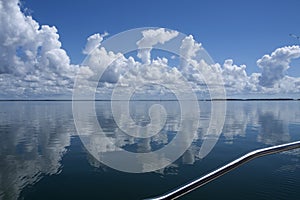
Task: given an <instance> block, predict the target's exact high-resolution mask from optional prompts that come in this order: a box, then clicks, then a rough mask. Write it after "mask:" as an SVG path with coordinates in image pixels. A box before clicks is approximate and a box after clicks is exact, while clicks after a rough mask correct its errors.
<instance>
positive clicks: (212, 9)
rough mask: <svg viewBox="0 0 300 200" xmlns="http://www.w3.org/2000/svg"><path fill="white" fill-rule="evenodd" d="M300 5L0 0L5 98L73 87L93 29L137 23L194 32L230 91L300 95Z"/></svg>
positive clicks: (51, 94)
mask: <svg viewBox="0 0 300 200" xmlns="http://www.w3.org/2000/svg"><path fill="white" fill-rule="evenodd" d="M299 7H300V2H299V1H297V0H287V1H271V0H264V1H258V0H254V1H234V0H228V1H217V0H210V1H208V0H207V1H191V0H186V1H177V2H175V1H168V0H166V1H158V0H153V1H97V0H84V1H83V0H77V1H71V0H64V1H58V0H44V1H40V0H22V1H21V3H19V1H18V0H0V10H1V12H0V13H1V14H0V15H1V16H0V27H1V29H0V42H1V44H0V45H1V47H0V50H1V51H0V53H1V55H0V83H1V88H0V89H1V91H0V98H41V97H45V98H56V97H60V96H63V95H66V96H68V95H70V94H71V93H72V86H73V83H74V74H76V72H77V71H78V70H80V68H81V67H82V62H83V60H84V59H85V57H86V54H84V53H83V51H84V49H85V48H86V45H88V43H89V42H88V40H87V39H88V38H89V37H92V36H93V35H94V36H93V37H94V38H98V39H95V40H94V41H96V42H98V43H99V45H94V46H93V47H96V48H97V47H98V46H101V45H100V43H101V42H102V41H105V40H106V39H108V38H109V37H111V36H113V35H115V34H118V33H120V32H122V31H126V30H129V29H133V28H139V27H162V28H166V29H171V30H175V31H178V32H180V33H184V34H186V35H192V36H193V40H194V41H195V42H196V43H199V44H201V48H205V50H206V51H207V52H208V53H209V55H210V56H211V57H212V58H213V60H214V61H215V63H217V64H218V65H219V66H217V68H218V69H220V70H221V73H222V75H223V78H224V83H225V86H226V92H227V94H228V95H229V96H230V95H231V96H251V95H252V96H253V95H254V96H257V95H261V96H264V95H270V96H272V95H273V96H274V95H275V96H279V97H290V96H292V97H296V98H300V95H298V94H299V91H300V80H299V77H300V60H299V57H300V50H299V43H300V41H299V40H297V39H296V38H294V37H291V36H289V34H290V33H293V34H295V35H300V26H299V21H300V15H299V9H298V8H299ZM104 33H108V35H106V34H104ZM97 34H98V35H97ZM162 34H163V35H166V34H168V31H166V30H165V31H162ZM166 41H168V40H166ZM191 44H192V43H191ZM293 45H294V46H293ZM128 60H129V59H128V58H124V60H123V61H124V62H125V63H127V64H128V62H129V61H128ZM134 62H135V65H139V64H140V63H137V60H135V61H134ZM150 62H151V63H152V61H150ZM160 64H161V63H160ZM161 65H162V64H161ZM125 68H126V67H125ZM115 69H118V70H119V72H118V73H117V74H113V75H112V76H114V77H120V76H123V75H124V74H122V73H121V72H120V71H122V70H123V71H124V66H115ZM118 70H117V71H118ZM161 70H162V69H159V71H160V72H162V71H161ZM168 70H169V69H167V70H165V69H164V70H163V72H164V73H167V74H168V75H169V74H170V72H169V71H168ZM92 71H93V70H92ZM183 71H184V70H183ZM91 73H92V72H91ZM172 73H173V72H172ZM185 73H186V74H187V75H188V73H192V69H186V70H185ZM233 80H236V81H235V83H234V84H233V83H232V82H233ZM190 81H191V82H193V83H194V82H197V81H198V82H200V80H196V79H195V78H194V79H193V80H190ZM104 82H105V81H104ZM108 83H109V84H112V83H110V82H108ZM102 87H106V85H105V84H104V85H103V86H102ZM109 87H112V86H109Z"/></svg>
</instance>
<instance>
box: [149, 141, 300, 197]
mask: <svg viewBox="0 0 300 200" xmlns="http://www.w3.org/2000/svg"><path fill="white" fill-rule="evenodd" d="M296 148H300V141H296V142H292V143H287V144H282V145H277V146H272V147H267V148H263V149H258V150H255V151H251V152H250V153H247V154H246V155H244V156H242V157H240V158H238V159H236V160H234V161H232V162H230V163H228V164H227V165H224V166H223V167H220V168H218V169H217V170H214V171H212V172H210V173H209V174H207V175H205V176H202V177H201V178H199V179H196V180H194V181H192V182H190V183H187V184H186V185H184V186H182V187H179V188H177V189H175V190H173V191H172V192H169V193H167V194H164V195H162V196H159V197H155V198H150V199H152V200H163V199H164V200H165V199H177V198H179V197H181V196H183V195H185V194H187V193H189V192H191V191H193V190H195V189H197V188H199V187H201V186H203V185H205V184H206V183H208V182H210V181H212V180H214V179H216V178H218V177H220V176H222V175H224V174H226V173H227V172H229V171H231V170H233V169H235V168H237V167H239V166H241V165H243V164H245V163H246V162H248V161H250V160H252V159H254V158H258V157H261V156H265V155H269V154H274V153H278V152H283V151H288V150H292V149H296ZM150 199H149V200H150Z"/></svg>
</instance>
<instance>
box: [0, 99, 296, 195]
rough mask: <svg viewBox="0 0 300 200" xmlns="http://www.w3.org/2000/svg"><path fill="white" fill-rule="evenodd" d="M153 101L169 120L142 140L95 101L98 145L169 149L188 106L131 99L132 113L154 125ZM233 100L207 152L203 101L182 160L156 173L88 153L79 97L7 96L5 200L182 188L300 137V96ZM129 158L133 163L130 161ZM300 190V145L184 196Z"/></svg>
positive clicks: (1, 117)
mask: <svg viewBox="0 0 300 200" xmlns="http://www.w3.org/2000/svg"><path fill="white" fill-rule="evenodd" d="M153 104H161V105H162V106H163V107H164V108H165V110H166V112H167V118H166V123H165V124H164V127H163V129H162V130H161V131H160V132H159V133H158V134H157V135H155V136H153V137H150V138H142V139H138V138H134V137H133V136H130V135H126V134H125V133H124V132H122V131H120V130H119V129H118V126H117V124H116V122H115V121H114V118H113V115H112V112H111V109H110V105H111V102H109V101H98V102H95V107H96V116H97V120H98V122H99V124H100V126H101V127H102V130H103V131H104V132H105V133H106V135H105V137H103V136H100V138H99V137H97V138H93V137H91V136H89V135H88V134H87V137H89V138H90V140H89V141H93V143H90V144H91V145H93V146H92V147H95V148H99V149H100V150H101V151H107V152H114V151H116V149H117V148H115V147H114V146H111V145H109V144H108V143H106V142H105V141H106V138H110V139H111V141H114V143H115V144H116V146H117V147H118V148H122V149H124V150H126V151H130V152H134V153H146V152H150V151H155V150H158V149H161V148H163V147H164V146H165V145H166V144H168V143H170V142H171V141H172V140H173V139H174V137H175V136H176V133H177V132H178V126H179V125H178V124H179V122H180V121H181V120H183V119H182V116H180V105H179V103H178V102H177V101H153V102H152V101H135V102H131V103H130V105H129V107H130V109H129V110H130V115H131V117H132V118H133V120H134V121H135V123H136V124H139V125H142V126H143V125H147V124H148V123H149V122H150V118H149V115H148V110H149V108H150V107H151V105H153ZM226 104H227V107H226V108H227V111H226V116H225V123H224V127H223V129H222V132H221V134H220V136H215V139H217V140H215V141H216V144H215V145H214V147H213V148H212V150H211V151H210V152H209V153H208V154H207V155H203V154H202V153H201V146H202V144H203V142H204V140H206V135H205V134H206V131H207V130H208V126H209V123H210V121H211V118H210V117H211V102H209V101H199V106H200V117H199V119H198V120H199V122H200V124H199V128H198V131H197V133H196V135H195V136H194V139H193V141H192V144H191V146H190V147H189V148H188V150H187V151H186V152H185V153H184V154H183V155H182V156H181V157H180V158H178V159H177V160H176V161H175V162H174V163H172V164H170V165H168V166H167V167H165V168H163V169H160V170H156V171H154V172H147V173H126V172H122V171H118V170H115V169H112V168H110V167H109V166H106V165H104V164H102V163H101V162H99V161H98V160H97V159H95V158H94V157H93V156H92V154H90V153H89V152H88V150H89V147H87V146H84V145H83V143H82V140H81V139H80V138H81V137H80V136H79V135H78V134H77V132H76V128H75V124H74V119H73V114H72V102H68V101H1V102H0V199H25V200H29V199H30V200H34V199H38V200H40V199H43V200H46V199H49V200H50V199H51V200H52V199H144V198H149V197H154V196H157V195H161V194H163V193H166V192H168V191H170V190H172V189H175V188H176V187H178V186H181V185H183V184H185V183H187V182H189V181H191V180H194V179H196V178H198V177H201V176H203V175H205V174H206V173H208V172H210V171H212V170H214V169H216V168H218V167H220V166H222V165H224V164H226V163H228V162H230V161H232V160H234V159H236V158H238V157H239V156H241V155H243V154H245V153H247V152H249V151H251V150H254V149H257V148H262V147H268V146H272V145H276V144H282V143H287V142H292V141H297V140H300V101H228V102H226ZM92 128H93V127H92V126H91V127H87V129H86V132H87V133H88V132H91V131H92ZM83 132H84V131H83ZM80 134H85V133H80ZM101 137H102V138H101ZM182 142H183V143H184V142H185V141H182ZM178 145H180V144H178ZM174 153H176V149H175V150H174ZM122 162H123V164H124V165H125V164H126V163H124V162H126V158H123V160H122V161H120V165H122ZM299 188H300V150H292V151H288V152H284V153H279V154H274V155H269V156H265V157H261V158H258V159H255V160H253V161H250V162H249V163H246V164H245V165H243V166H241V167H239V168H237V169H235V170H233V171H231V172H230V173H228V174H226V175H224V176H222V177H220V178H218V179H216V180H214V181H212V182H210V183H208V184H207V185H205V186H203V187H201V188H199V189H197V190H195V191H193V192H191V193H190V194H187V195H186V196H184V197H182V198H181V199H243V200H245V199H266V200H270V199H295V200H296V199H300V190H299Z"/></svg>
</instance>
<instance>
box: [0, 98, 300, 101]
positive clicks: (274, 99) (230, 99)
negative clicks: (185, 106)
mask: <svg viewBox="0 0 300 200" xmlns="http://www.w3.org/2000/svg"><path fill="white" fill-rule="evenodd" d="M3 101H73V100H72V99H0V102H3ZM74 101H126V100H109V99H96V100H84V99H83V100H74ZM130 101H178V100H177V99H131V100H130ZM186 101H191V100H186ZM197 101H300V99H293V98H272V99H271V98H270V99H268V98H262V99H238V98H228V99H198V100H197Z"/></svg>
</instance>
